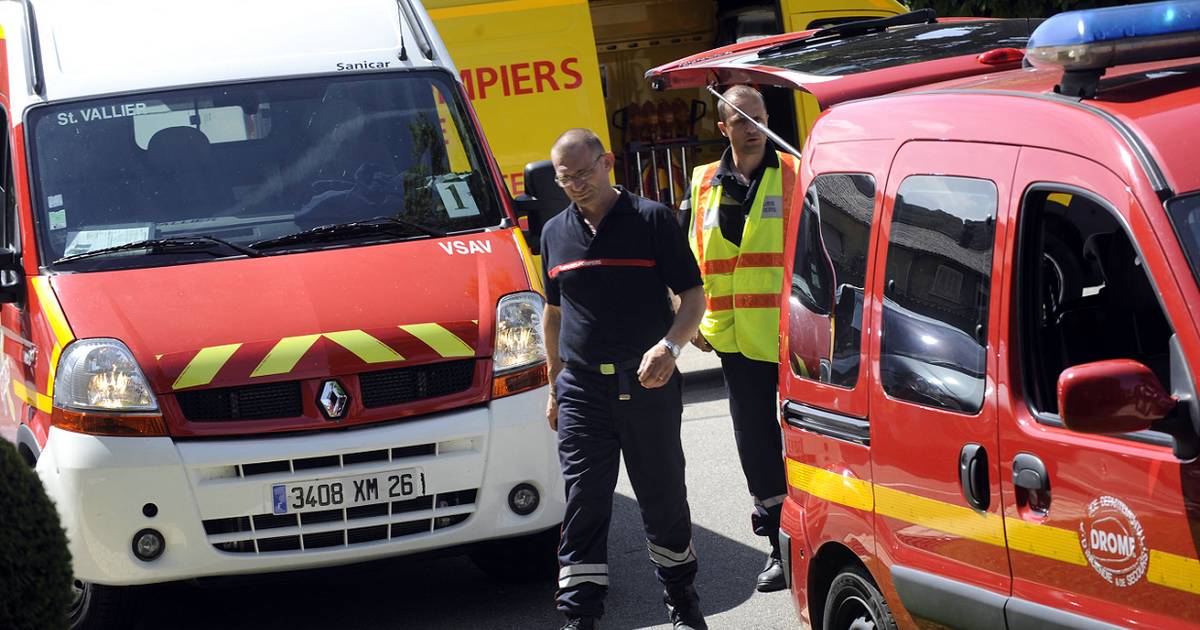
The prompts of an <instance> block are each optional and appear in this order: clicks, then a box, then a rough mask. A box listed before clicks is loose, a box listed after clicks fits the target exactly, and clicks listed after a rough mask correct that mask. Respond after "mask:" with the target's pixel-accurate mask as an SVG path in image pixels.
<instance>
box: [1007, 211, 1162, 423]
mask: <svg viewBox="0 0 1200 630" xmlns="http://www.w3.org/2000/svg"><path fill="white" fill-rule="evenodd" d="M1020 239H1021V243H1020V248H1019V251H1020V252H1021V259H1020V277H1019V280H1018V282H1019V283H1020V284H1019V289H1018V291H1019V293H1018V294H1017V295H1018V296H1020V297H1019V299H1020V300H1021V304H1022V308H1021V311H1022V312H1021V313H1019V314H1018V315H1019V317H1020V319H1019V320H1018V321H1020V322H1021V323H1020V326H1021V331H1022V335H1021V355H1022V364H1023V365H1024V368H1025V375H1026V376H1025V378H1024V379H1023V382H1024V383H1026V387H1025V389H1026V392H1025V395H1026V398H1027V400H1028V402H1029V405H1030V407H1031V408H1032V410H1033V411H1034V412H1035V414H1036V415H1037V416H1038V417H1039V419H1040V420H1043V421H1049V422H1050V423H1051V424H1058V423H1059V420H1058V419H1057V413H1058V397H1057V385H1058V377H1059V375H1060V374H1061V373H1062V371H1063V370H1065V369H1067V368H1069V367H1071V366H1074V365H1079V364H1082V363H1090V362H1092V361H1102V360H1106V359H1133V360H1135V361H1138V362H1140V363H1142V364H1144V365H1146V366H1147V367H1149V368H1150V369H1151V370H1152V371H1153V372H1154V374H1155V375H1156V376H1158V379H1159V381H1160V382H1161V383H1163V385H1164V386H1165V387H1169V386H1170V383H1171V374H1170V363H1171V361H1170V345H1169V343H1170V339H1171V335H1173V334H1174V332H1173V330H1172V328H1171V325H1170V323H1169V322H1168V320H1167V318H1166V316H1165V315H1164V313H1163V310H1162V307H1161V306H1160V305H1159V302H1158V296H1157V293H1156V291H1155V290H1154V286H1153V285H1152V284H1151V283H1150V279H1149V277H1148V276H1147V275H1146V270H1145V268H1144V266H1143V265H1142V262H1141V257H1140V256H1139V254H1138V251H1137V248H1136V247H1135V246H1134V243H1133V241H1131V240H1130V238H1129V236H1128V235H1127V234H1126V232H1125V229H1124V228H1122V227H1121V224H1120V223H1118V222H1117V220H1116V219H1115V218H1114V216H1113V214H1112V213H1110V212H1109V211H1108V210H1107V209H1105V208H1104V207H1103V206H1102V205H1100V203H1098V202H1097V201H1096V200H1095V199H1093V198H1090V197H1089V196H1088V195H1087V194H1085V193H1083V192H1079V191H1066V190H1063V191H1056V190H1041V191H1037V192H1033V193H1030V194H1029V195H1027V196H1026V199H1025V202H1024V205H1023V207H1022V210H1021V233H1020Z"/></svg>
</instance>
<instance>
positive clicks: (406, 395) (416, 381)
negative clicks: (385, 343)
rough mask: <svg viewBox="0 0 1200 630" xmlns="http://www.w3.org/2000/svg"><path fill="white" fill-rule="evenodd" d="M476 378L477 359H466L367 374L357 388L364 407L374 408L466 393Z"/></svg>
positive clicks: (359, 380) (362, 377) (360, 379)
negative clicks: (360, 392)
mask: <svg viewBox="0 0 1200 630" xmlns="http://www.w3.org/2000/svg"><path fill="white" fill-rule="evenodd" d="M474 376H475V360H474V359H464V360H461V361H446V362H444V363H431V364H428V365H417V366H413V367H402V368H396V369H392V370H380V371H378V372H365V373H363V374H359V375H358V386H359V389H360V390H361V391H362V398H363V406H365V407H367V408H375V407H385V406H387V405H397V404H400V403H405V402H410V401H414V400H422V399H424V398H435V397H438V396H447V395H449V394H456V393H458V392H462V391H466V390H468V389H470V388H471V381H472V380H473V378H474Z"/></svg>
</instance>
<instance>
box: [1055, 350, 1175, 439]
mask: <svg viewBox="0 0 1200 630" xmlns="http://www.w3.org/2000/svg"><path fill="white" fill-rule="evenodd" d="M1176 403H1177V401H1176V400H1175V399H1174V398H1173V397H1171V396H1170V395H1169V394H1167V391H1166V390H1165V389H1163V386H1162V383H1160V382H1159V380H1158V377H1157V376H1155V375H1154V372H1151V371H1150V368H1148V367H1146V366H1145V365H1142V364H1141V363H1139V362H1137V361H1134V360H1132V359H1111V360H1108V361H1096V362H1095V363H1084V364H1083V365H1076V366H1073V367H1069V368H1067V369H1066V370H1063V373H1062V374H1060V375H1059V376H1058V414H1059V416H1061V417H1062V420H1063V424H1065V425H1066V426H1067V428H1068V429H1070V430H1072V431H1078V432H1080V433H1128V432H1130V431H1144V430H1146V429H1149V428H1150V425H1151V424H1153V423H1154V422H1155V421H1156V420H1161V419H1163V418H1164V417H1166V415H1167V414H1168V413H1170V412H1171V410H1172V409H1174V408H1175V405H1176Z"/></svg>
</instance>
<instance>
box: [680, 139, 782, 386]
mask: <svg viewBox="0 0 1200 630" xmlns="http://www.w3.org/2000/svg"><path fill="white" fill-rule="evenodd" d="M777 155H778V156H779V166H778V167H769V168H767V169H765V170H764V171H763V176H762V180H761V181H760V182H759V184H758V190H757V191H756V192H755V195H754V202H753V204H752V205H751V207H750V213H749V215H748V216H747V217H746V224H745V227H744V228H743V230H742V244H741V245H740V246H738V245H734V244H733V243H732V242H730V241H729V240H727V239H726V238H725V237H724V235H722V234H721V225H720V220H719V218H718V217H719V216H720V208H721V193H722V191H721V186H720V184H717V185H713V182H712V179H713V175H714V173H716V170H717V167H718V165H719V163H718V162H714V163H712V164H706V165H704V166H700V167H697V168H696V170H695V171H694V172H693V173H692V185H691V188H692V195H691V207H692V229H691V230H689V231H688V242H689V243H690V244H691V247H692V254H694V255H695V256H696V261H697V262H698V263H699V265H700V274H701V276H702V277H703V279H704V297H705V301H706V307H705V311H704V319H703V320H701V322H700V332H701V333H702V334H703V335H704V338H705V339H707V340H708V343H709V344H710V345H711V346H712V347H713V348H714V349H715V350H717V351H719V352H740V353H741V354H742V355H744V356H745V357H747V358H750V359H756V360H758V361H771V362H774V363H778V362H779V304H780V300H781V296H782V295H783V288H784V282H783V280H784V278H783V242H784V238H783V237H784V230H785V229H786V227H787V220H788V215H789V212H790V210H791V205H792V204H791V200H792V189H793V188H794V187H795V184H796V179H797V176H798V174H799V172H800V162H799V160H797V159H796V158H794V157H793V156H792V155H791V154H787V153H777Z"/></svg>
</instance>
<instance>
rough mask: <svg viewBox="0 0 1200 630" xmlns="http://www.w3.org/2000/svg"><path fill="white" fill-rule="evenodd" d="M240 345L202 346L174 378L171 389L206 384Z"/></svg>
mask: <svg viewBox="0 0 1200 630" xmlns="http://www.w3.org/2000/svg"><path fill="white" fill-rule="evenodd" d="M240 347H242V344H240V343H231V344H228V345H224V346H213V347H211V348H204V349H203V350H201V351H200V352H197V353H196V356H194V357H192V360H191V361H190V362H189V363H188V364H187V367H186V368H184V369H183V373H182V374H180V375H179V378H177V379H175V384H174V385H172V386H171V387H172V388H173V389H184V388H187V387H197V386H199V385H208V384H209V383H211V382H212V380H213V378H215V377H216V376H217V372H219V371H221V368H222V367H224V366H225V363H226V362H228V361H229V357H232V356H233V353H234V352H237V349H238V348H240Z"/></svg>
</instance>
